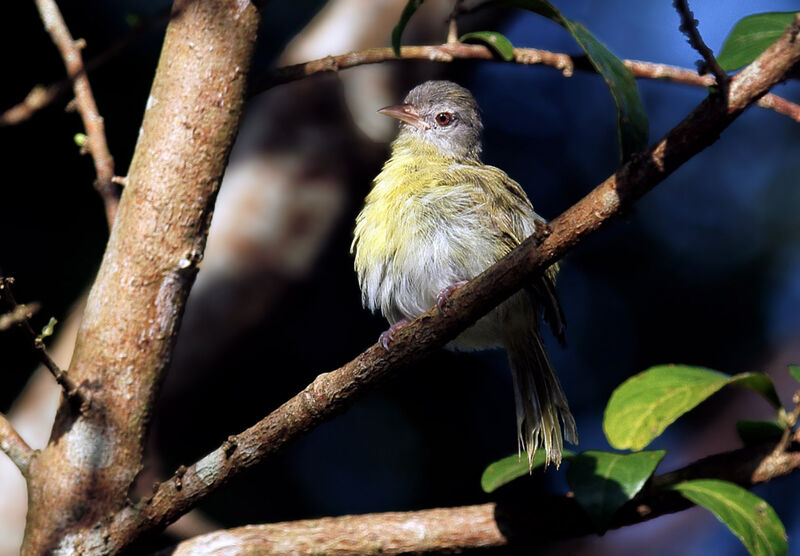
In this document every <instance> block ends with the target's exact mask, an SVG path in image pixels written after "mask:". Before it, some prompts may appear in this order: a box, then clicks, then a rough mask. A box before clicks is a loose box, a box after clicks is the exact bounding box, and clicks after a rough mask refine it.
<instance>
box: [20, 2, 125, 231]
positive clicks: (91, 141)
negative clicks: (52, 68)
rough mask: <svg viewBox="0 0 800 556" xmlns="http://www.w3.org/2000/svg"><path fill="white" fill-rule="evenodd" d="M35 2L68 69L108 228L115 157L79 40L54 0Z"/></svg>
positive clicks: (114, 192) (114, 201)
mask: <svg viewBox="0 0 800 556" xmlns="http://www.w3.org/2000/svg"><path fill="white" fill-rule="evenodd" d="M35 2H36V7H37V8H38V10H39V15H40V17H41V18H42V22H43V23H44V27H45V29H47V32H48V33H49V34H50V38H52V39H53V43H54V44H55V45H56V47H57V48H58V51H59V52H60V53H61V57H62V58H63V59H64V66H65V67H66V68H67V75H69V77H70V79H71V80H72V88H73V91H74V92H75V101H76V106H77V108H78V112H79V113H80V116H81V120H82V121H83V128H84V129H85V130H86V148H87V149H88V151H89V153H90V154H91V155H92V161H93V162H94V167H95V170H96V172H97V180H96V181H95V184H94V186H95V189H97V191H98V192H99V193H100V196H101V197H102V198H103V203H104V205H105V208H106V219H107V220H108V227H109V228H111V226H112V225H113V224H114V218H115V216H116V213H117V205H118V203H119V199H118V197H117V187H116V185H114V183H113V182H112V178H113V177H114V159H113V158H112V156H111V153H110V152H109V150H108V143H107V142H106V132H105V125H104V123H103V118H102V117H101V116H100V113H99V112H98V110H97V103H96V102H95V101H94V96H93V95H92V87H91V86H90V85H89V77H88V76H87V75H86V71H85V69H84V66H83V59H82V58H81V51H80V48H79V46H78V43H76V42H75V41H74V40H73V38H72V34H70V32H69V29H68V28H67V24H66V23H65V22H64V18H63V17H62V16H61V12H60V11H59V9H58V5H57V4H56V2H55V0H35ZM57 94H58V91H57V90H56V91H54V92H53V93H52V94H50V95H47V96H44V97H43V98H41V99H40V102H39V105H42V102H41V101H45V100H48V99H49V100H52V99H53V98H55V96H56V95H57ZM26 100H27V99H26Z"/></svg>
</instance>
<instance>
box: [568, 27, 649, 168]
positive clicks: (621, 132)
mask: <svg viewBox="0 0 800 556" xmlns="http://www.w3.org/2000/svg"><path fill="white" fill-rule="evenodd" d="M564 21H565V26H566V27H567V29H569V31H570V33H572V36H573V37H575V40H576V41H578V43H579V44H580V45H581V47H582V48H583V50H584V52H586V55H587V56H588V57H589V61H590V62H591V63H592V66H594V69H595V70H597V73H599V74H600V75H602V76H603V79H604V80H605V82H606V85H608V89H609V90H610V91H611V96H612V97H613V99H614V104H615V105H616V106H617V140H618V142H619V149H620V156H621V158H622V160H623V161H624V160H627V159H629V158H630V157H631V155H633V154H634V153H637V152H640V151H643V150H644V149H645V147H646V146H647V135H648V122H647V114H646V113H645V111H644V106H643V105H642V99H641V98H640V97H639V88H638V87H637V86H636V80H635V79H634V77H633V73H632V72H631V70H629V69H628V68H626V67H625V66H624V65H623V63H622V62H621V61H620V59H619V58H617V57H616V56H614V54H612V53H611V51H610V50H608V48H606V47H605V45H603V44H602V43H601V42H600V41H598V40H597V39H596V38H594V36H592V34H591V33H589V31H587V30H586V27H584V26H583V25H582V24H580V23H575V22H573V21H570V20H568V19H567V18H564Z"/></svg>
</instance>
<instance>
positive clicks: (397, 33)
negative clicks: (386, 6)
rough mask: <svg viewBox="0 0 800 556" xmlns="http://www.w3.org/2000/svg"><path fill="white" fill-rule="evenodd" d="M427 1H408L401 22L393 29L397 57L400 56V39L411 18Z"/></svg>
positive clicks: (393, 41)
mask: <svg viewBox="0 0 800 556" xmlns="http://www.w3.org/2000/svg"><path fill="white" fill-rule="evenodd" d="M424 1H425V0H408V3H407V4H406V7H405V8H403V13H402V14H400V21H398V22H397V25H395V26H394V29H392V50H394V53H395V56H400V39H401V38H402V37H403V31H405V29H406V25H408V22H409V20H410V19H411V16H412V15H414V12H416V11H417V9H418V8H419V7H420V6H421V5H422V3H423V2H424Z"/></svg>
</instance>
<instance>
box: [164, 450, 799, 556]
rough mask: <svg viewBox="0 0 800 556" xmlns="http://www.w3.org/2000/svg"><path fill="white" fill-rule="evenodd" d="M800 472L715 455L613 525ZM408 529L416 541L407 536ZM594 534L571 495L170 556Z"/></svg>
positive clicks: (462, 546)
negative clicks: (692, 494) (713, 486)
mask: <svg viewBox="0 0 800 556" xmlns="http://www.w3.org/2000/svg"><path fill="white" fill-rule="evenodd" d="M798 468H800V451H797V450H794V451H790V452H780V453H776V452H774V451H773V445H772V444H770V443H765V444H760V445H754V446H747V447H745V448H741V449H738V450H733V451H730V452H725V453H722V454H716V455H713V456H710V457H707V458H704V459H701V460H699V461H697V462H694V463H692V464H690V465H687V466H686V467H683V468H681V469H678V470H676V471H672V472H669V473H664V474H661V475H657V476H655V477H653V478H652V479H651V481H650V482H649V483H648V484H647V485H646V486H645V488H644V489H643V490H642V491H641V492H640V493H639V494H638V495H637V496H636V497H635V498H634V499H633V500H631V501H630V502H628V503H627V504H626V505H624V506H623V507H622V508H621V509H620V510H619V512H618V513H617V515H616V517H615V518H614V519H613V520H612V522H611V528H612V529H616V528H619V527H624V526H627V525H633V524H636V523H641V522H644V521H649V520H651V519H654V518H656V517H660V516H662V515H665V514H669V513H674V512H678V511H682V510H685V509H687V508H689V507H691V506H693V505H694V504H692V503H691V502H690V501H688V500H686V499H685V498H683V497H682V496H680V495H677V494H676V493H675V492H673V491H669V490H667V489H666V487H668V486H670V485H674V484H676V483H679V482H681V481H687V480H692V479H701V478H716V479H721V480H726V481H731V482H734V483H737V484H739V485H742V486H744V487H746V488H752V487H753V486H755V485H757V484H759V483H764V482H767V481H771V480H773V479H776V478H779V477H783V476H785V475H788V474H790V473H792V472H794V471H795V470H796V469H798ZM410 530H413V531H414V533H415V534H414V535H410V534H409V531H410ZM592 532H594V526H593V524H592V522H591V520H590V519H589V517H588V515H587V514H586V513H585V512H584V511H583V510H582V509H581V508H580V506H579V505H578V503H577V502H576V501H575V498H574V497H569V496H549V497H547V498H546V499H544V500H537V501H536V503H535V504H533V503H528V504H525V505H524V506H520V505H512V504H503V503H488V504H481V505H476V506H463V507H457V508H438V509H432V510H422V511H413V512H387V513H378V514H366V515H349V516H342V517H336V518H322V519H309V520H302V521H294V522H285V523H270V524H265V525H248V526H246V527H237V528H235V529H230V530H227V531H216V532H214V533H210V534H207V535H202V536H198V537H195V538H192V539H189V540H187V541H184V542H182V543H180V544H179V545H178V546H176V547H174V548H173V549H170V551H169V554H171V555H172V556H181V555H189V554H197V553H198V552H199V551H201V549H202V548H204V547H208V546H212V544H213V546H215V547H218V548H221V547H225V548H226V549H228V550H233V549H236V548H244V547H247V550H249V551H254V552H258V553H259V554H265V555H268V554H282V553H283V554H285V553H287V552H290V553H293V554H341V553H348V554H362V555H368V554H408V553H414V554H419V553H440V552H443V551H457V550H468V549H478V548H486V547H496V546H505V545H508V544H511V543H513V542H514V541H516V540H527V539H536V540H538V541H541V540H543V539H546V540H551V539H566V538H576V537H582V536H584V535H589V534H591V533H592Z"/></svg>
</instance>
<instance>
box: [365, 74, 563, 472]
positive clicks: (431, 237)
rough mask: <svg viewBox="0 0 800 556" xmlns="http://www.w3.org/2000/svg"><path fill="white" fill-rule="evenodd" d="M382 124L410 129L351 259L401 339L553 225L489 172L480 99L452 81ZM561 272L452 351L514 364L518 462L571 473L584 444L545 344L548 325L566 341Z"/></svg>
mask: <svg viewBox="0 0 800 556" xmlns="http://www.w3.org/2000/svg"><path fill="white" fill-rule="evenodd" d="M380 112H381V113H383V114H385V115H387V116H391V117H393V118H397V119H398V120H400V133H399V135H398V136H397V139H395V140H394V142H393V143H392V153H391V157H390V158H389V160H388V161H387V162H386V164H385V165H384V167H383V170H382V171H381V173H380V174H378V177H376V178H375V183H374V186H373V188H372V190H371V191H370V193H369V195H367V199H366V203H365V206H364V208H363V210H362V211H361V213H360V214H359V215H358V218H357V220H356V229H355V237H354V239H353V244H352V247H351V250H352V251H353V252H354V253H355V269H356V272H357V273H358V280H359V284H360V286H361V293H362V300H363V303H364V306H365V307H367V308H368V309H370V310H372V311H376V310H380V312H381V313H382V314H383V316H384V317H386V319H388V321H389V323H390V324H391V327H390V328H389V330H387V331H386V332H384V333H383V334H382V335H381V339H380V342H381V344H382V345H383V346H384V348H386V349H387V350H388V349H390V348H391V343H392V335H393V334H394V333H395V332H396V331H397V329H398V328H399V327H401V326H403V325H404V324H405V323H406V322H407V321H408V320H409V319H413V318H415V317H417V316H419V315H420V314H422V313H424V312H425V311H426V310H427V309H429V308H430V307H432V306H433V305H434V304H437V303H438V304H439V306H440V307H442V303H443V302H444V301H445V300H446V299H447V297H448V296H449V295H450V294H452V293H453V291H454V290H455V288H457V287H459V286H460V285H462V284H463V283H465V282H466V281H467V280H470V279H472V278H474V277H475V276H477V275H478V274H480V273H481V272H482V271H484V270H485V269H486V268H488V267H489V266H491V265H492V264H494V263H495V262H497V261H498V260H499V259H500V258H502V257H503V256H504V255H506V254H507V253H508V252H509V251H511V250H512V249H513V248H514V247H516V246H517V245H519V244H520V242H522V241H523V240H524V239H525V238H527V237H528V236H530V235H531V234H533V233H534V232H535V231H536V227H537V226H540V225H543V224H544V222H545V221H544V219H542V218H541V217H540V216H539V215H537V214H536V213H535V212H534V211H533V207H532V206H531V203H530V201H529V200H528V197H527V195H526V194H525V192H524V191H523V189H522V187H521V186H520V185H519V184H518V183H517V182H515V181H514V180H512V179H511V178H510V177H508V175H507V174H506V173H505V172H503V171H502V170H500V169H499V168H495V167H494V166H488V165H486V164H484V163H483V162H481V160H480V153H481V131H482V128H483V125H482V123H481V120H480V116H479V114H478V105H477V103H476V102H475V99H474V98H473V97H472V94H470V92H469V91H468V90H466V89H464V88H463V87H461V86H459V85H456V84H455V83H451V82H449V81H428V82H426V83H423V84H422V85H419V86H417V87H415V88H414V89H412V90H411V92H409V93H408V96H406V98H405V100H404V101H403V103H402V104H399V105H396V106H388V107H386V108H383V109H381V110H380ZM557 270H558V269H557V267H556V266H555V265H554V266H551V267H550V268H549V269H548V270H547V271H546V272H545V273H544V275H543V276H542V277H541V278H538V279H536V280H535V282H534V283H532V284H529V285H528V286H527V287H526V288H524V289H523V290H521V291H519V292H517V293H516V294H514V295H513V296H511V297H510V298H509V299H508V300H506V301H505V302H503V303H502V304H501V305H500V306H498V307H497V308H495V309H493V310H492V311H491V312H490V313H488V314H487V315H486V316H484V317H483V318H481V319H480V320H479V321H478V322H477V323H475V325H473V326H472V327H471V328H469V329H467V330H466V331H464V332H463V333H461V335H459V336H458V337H457V338H456V339H455V340H454V341H453V342H451V343H450V344H449V345H448V347H451V348H454V349H487V348H493V347H498V346H502V347H504V348H505V349H506V351H507V352H508V359H509V362H510V364H511V374H512V377H513V384H514V398H515V401H516V408H517V433H518V444H519V448H520V451H521V450H523V449H524V450H525V451H526V452H527V455H528V462H529V465H531V466H532V465H533V457H534V454H535V452H536V450H537V448H539V447H540V446H541V447H543V448H544V451H545V456H546V458H545V463H550V462H552V463H554V464H555V465H556V466H558V465H559V464H560V463H561V452H562V445H563V440H562V430H563V437H564V438H566V440H568V441H569V442H571V443H573V444H575V443H577V441H578V435H577V431H576V427H575V420H574V419H573V417H572V414H571V413H570V411H569V407H568V405H567V400H566V397H565V396H564V392H563V390H562V389H561V385H560V384H559V381H558V377H557V376H556V374H555V372H554V370H553V367H552V365H551V363H550V358H549V357H548V356H547V352H546V351H545V348H544V344H543V343H542V338H541V335H540V332H539V314H540V313H542V312H543V314H544V319H545V320H546V321H547V322H548V323H549V324H550V327H551V329H552V330H553V333H554V334H555V336H556V337H557V338H558V339H559V340H560V341H562V343H563V339H564V318H563V312H562V310H561V307H560V304H559V302H558V298H557V297H556V292H555V286H554V281H555V277H556V273H557Z"/></svg>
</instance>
